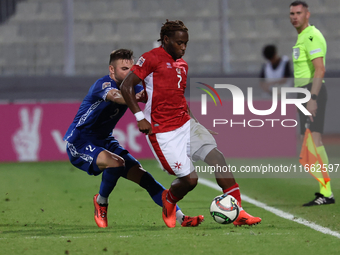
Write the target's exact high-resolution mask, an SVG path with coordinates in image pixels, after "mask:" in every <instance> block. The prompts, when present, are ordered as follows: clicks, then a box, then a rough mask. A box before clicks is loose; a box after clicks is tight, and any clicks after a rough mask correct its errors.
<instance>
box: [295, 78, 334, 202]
mask: <svg viewBox="0 0 340 255" xmlns="http://www.w3.org/2000/svg"><path fill="white" fill-rule="evenodd" d="M310 87H311V85H308V86H307V88H308V89H309V90H310ZM326 102H327V90H326V86H325V85H324V84H323V85H322V86H321V89H320V91H319V95H318V98H317V106H318V110H317V113H316V116H315V117H313V122H311V123H310V130H311V132H312V137H313V140H314V143H315V146H316V150H317V152H318V154H319V155H320V157H321V160H322V163H323V164H326V165H327V166H328V163H329V161H328V156H327V153H326V150H325V147H324V145H323V143H322V133H323V128H324V122H325V112H326ZM299 116H300V122H301V125H300V126H301V134H302V135H303V134H304V132H305V125H304V123H305V120H306V116H304V115H303V114H302V113H301V112H300V111H299ZM326 169H328V167H327V168H326ZM326 176H327V177H326V178H317V179H318V182H319V190H320V191H319V192H317V193H315V199H314V200H312V201H310V202H308V203H306V204H304V205H303V206H312V205H324V204H334V203H335V200H334V196H333V193H332V190H331V182H330V179H329V177H328V172H327V174H326Z"/></svg>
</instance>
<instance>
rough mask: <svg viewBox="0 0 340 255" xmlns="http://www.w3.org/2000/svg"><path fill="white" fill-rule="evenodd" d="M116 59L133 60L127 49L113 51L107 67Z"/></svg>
mask: <svg viewBox="0 0 340 255" xmlns="http://www.w3.org/2000/svg"><path fill="white" fill-rule="evenodd" d="M118 59H128V60H130V59H133V51H132V50H128V49H119V50H114V51H112V52H111V54H110V61H109V65H111V64H112V63H113V62H114V61H116V60H118Z"/></svg>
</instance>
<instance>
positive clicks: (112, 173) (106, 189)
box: [99, 167, 124, 198]
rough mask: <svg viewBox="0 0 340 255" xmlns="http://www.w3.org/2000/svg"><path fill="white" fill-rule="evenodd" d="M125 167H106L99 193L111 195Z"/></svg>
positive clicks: (104, 195)
mask: <svg viewBox="0 0 340 255" xmlns="http://www.w3.org/2000/svg"><path fill="white" fill-rule="evenodd" d="M123 170H124V167H111V168H106V169H105V170H104V171H103V173H102V182H101V184H100V189H99V194H100V195H101V196H102V197H106V198H107V197H109V195H110V194H111V192H112V190H113V189H114V187H115V186H116V183H117V181H118V179H119V177H120V175H121V172H122V171H123Z"/></svg>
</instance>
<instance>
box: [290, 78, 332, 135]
mask: <svg viewBox="0 0 340 255" xmlns="http://www.w3.org/2000/svg"><path fill="white" fill-rule="evenodd" d="M301 88H304V89H308V90H309V91H310V90H311V88H312V84H307V85H306V86H303V87H301ZM297 97H298V98H304V97H305V95H304V94H302V93H298V96H297ZM316 103H317V106H318V108H317V110H316V117H313V120H314V121H313V122H310V127H309V129H310V131H311V132H319V133H321V134H322V133H323V126H324V123H325V112H326V103H327V90H326V86H325V84H324V83H323V84H322V86H321V89H320V92H319V95H318V98H317V99H316ZM306 105H307V103H304V104H303V106H304V107H305V108H306ZM298 112H299V117H300V133H301V134H302V135H303V134H304V133H305V131H306V127H305V124H306V121H307V118H309V116H306V115H304V114H303V113H302V112H301V111H300V110H299V109H298Z"/></svg>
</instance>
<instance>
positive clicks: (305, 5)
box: [289, 1, 308, 8]
mask: <svg viewBox="0 0 340 255" xmlns="http://www.w3.org/2000/svg"><path fill="white" fill-rule="evenodd" d="M298 5H302V6H303V7H305V8H308V4H307V3H306V2H305V1H294V2H292V3H291V4H290V5H289V7H291V6H298Z"/></svg>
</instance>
